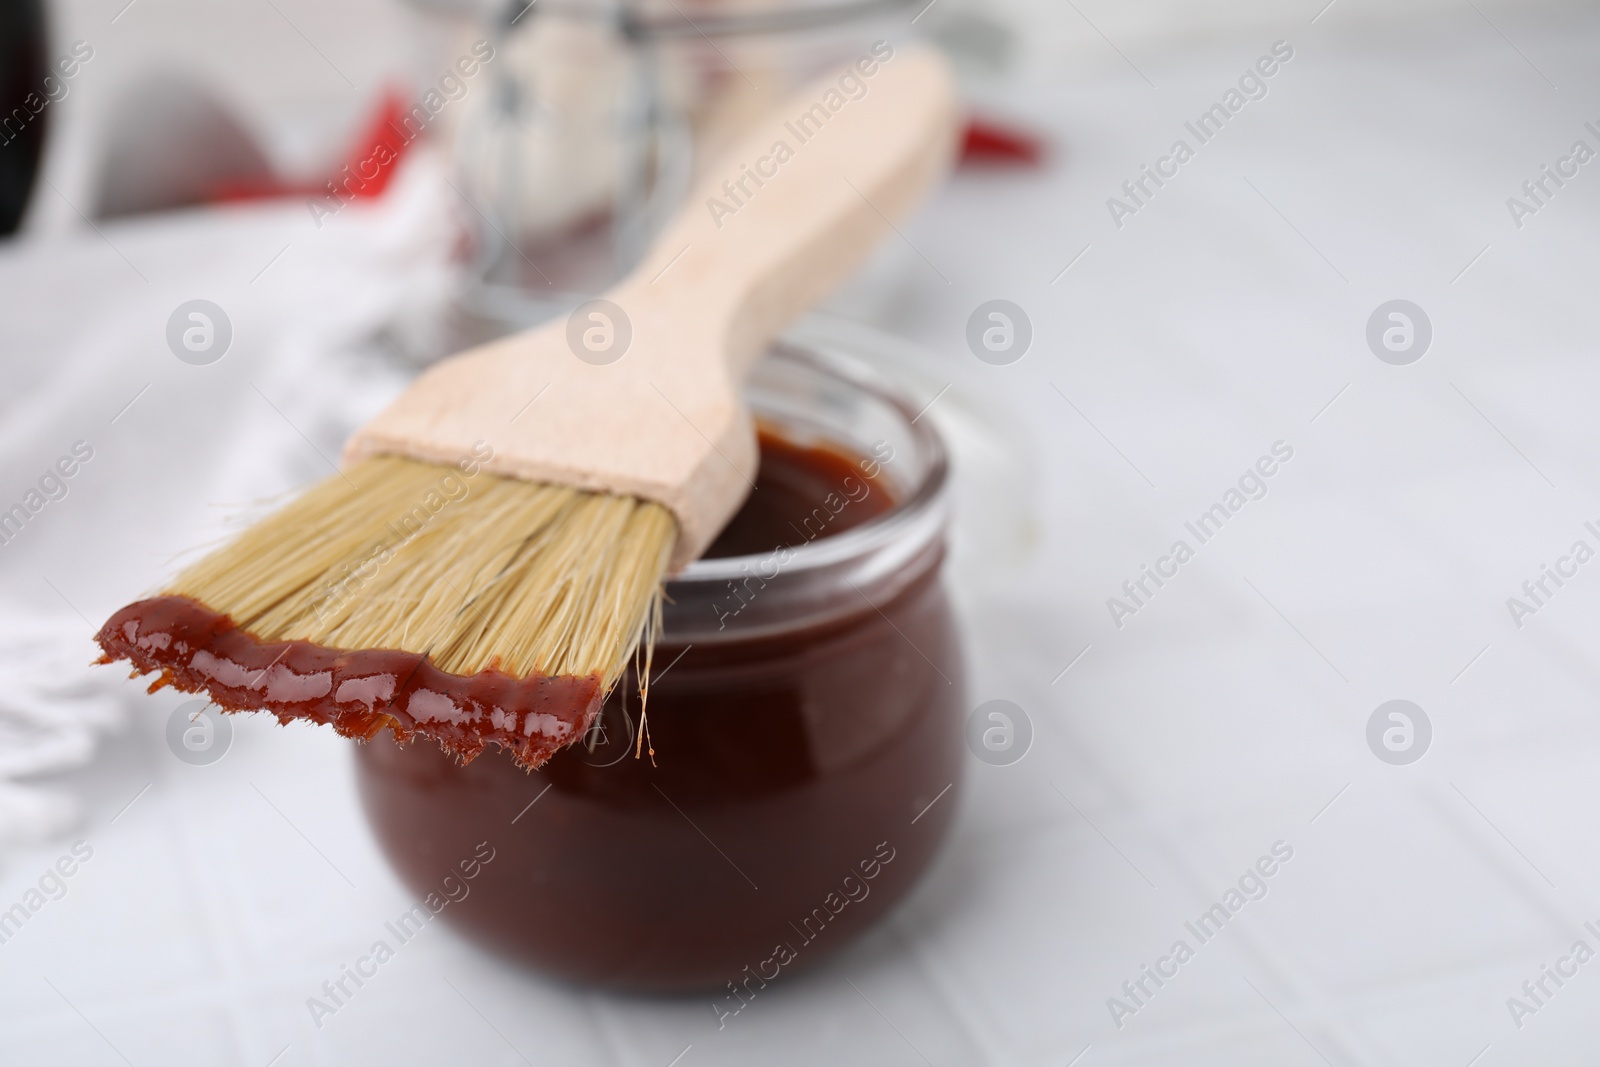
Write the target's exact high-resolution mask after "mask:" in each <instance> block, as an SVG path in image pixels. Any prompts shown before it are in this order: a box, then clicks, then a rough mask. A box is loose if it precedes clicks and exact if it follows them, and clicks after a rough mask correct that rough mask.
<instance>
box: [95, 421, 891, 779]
mask: <svg viewBox="0 0 1600 1067" xmlns="http://www.w3.org/2000/svg"><path fill="white" fill-rule="evenodd" d="M760 445H761V468H760V471H759V473H758V474H757V477H756V489H755V491H754V492H753V493H751V495H750V497H749V499H748V500H747V501H746V502H745V504H744V506H743V507H742V508H741V509H740V511H739V513H738V514H737V515H736V516H735V517H734V519H733V521H732V522H730V523H729V524H728V526H727V528H726V529H724V530H723V532H722V534H721V535H720V536H719V537H718V538H717V540H716V543H715V544H714V545H712V547H711V549H710V550H709V551H707V553H706V555H707V557H710V558H716V557H724V556H736V555H746V554H755V553H761V552H766V551H769V550H771V549H773V548H776V547H780V546H784V545H788V546H797V545H800V544H803V543H805V542H807V541H810V540H814V539H815V538H817V537H823V536H827V535H829V534H835V533H840V532H842V531H844V530H847V529H850V528H852V527H854V526H859V525H861V524H862V523H864V522H866V521H868V520H869V519H872V518H875V517H877V516H878V515H881V514H883V513H885V512H888V511H890V510H892V509H893V507H894V500H893V499H892V498H891V496H890V494H889V492H888V491H887V489H886V488H884V487H883V486H881V485H880V484H879V482H878V481H877V480H876V479H874V478H872V477H870V476H869V475H868V474H867V473H866V469H872V470H876V467H875V465H873V464H872V463H871V461H868V460H861V461H858V460H856V459H855V458H854V457H852V456H849V455H847V454H845V453H843V452H839V451H836V450H834V449H832V448H828V447H821V446H812V445H801V444H794V443H792V442H789V441H786V440H784V439H783V438H781V437H777V436H776V435H774V434H771V433H768V432H765V431H763V432H762V433H761V435H760ZM95 640H96V641H97V642H98V643H99V645H100V648H101V649H102V651H103V652H104V653H105V655H104V657H103V658H102V659H101V662H102V663H110V662H113V661H115V660H121V659H125V660H128V661H129V662H130V663H132V664H133V666H134V673H135V674H136V675H139V674H147V673H149V672H152V671H157V672H160V673H159V677H158V678H157V679H156V680H155V681H154V682H152V683H151V686H150V691H151V692H155V691H156V690H157V689H160V688H162V687H163V686H167V685H171V686H173V687H175V688H177V689H178V690H180V691H182V692H185V693H199V692H205V693H206V694H208V695H209V696H210V698H211V700H212V701H213V702H214V703H215V704H217V706H219V707H221V708H222V709H223V710H225V711H269V712H271V713H272V714H274V715H275V716H277V718H278V721H279V722H280V723H285V724H287V723H288V722H290V721H291V720H294V719H305V720H308V721H310V722H315V723H321V724H325V725H329V726H332V727H333V728H334V729H335V730H336V731H338V732H339V733H340V734H342V735H343V736H345V737H352V738H357V739H359V740H370V739H372V738H373V737H375V736H376V735H377V734H378V733H380V732H381V731H382V730H383V729H384V728H385V727H388V728H389V729H390V730H391V731H393V733H394V735H395V737H396V738H397V739H398V740H400V741H402V742H405V741H409V740H411V739H412V738H413V737H414V736H417V735H421V736H424V737H430V738H432V739H433V740H435V741H437V742H438V743H439V745H440V747H442V748H443V749H444V750H445V752H447V753H449V754H450V755H452V756H454V757H456V758H457V759H458V760H460V761H461V762H462V763H469V762H471V761H472V760H473V759H474V758H476V757H477V756H478V755H479V754H480V753H482V752H483V750H484V748H485V747H487V746H488V745H491V744H492V745H497V746H499V747H500V748H503V749H506V750H507V751H509V752H510V754H511V756H512V759H513V760H514V761H515V763H516V764H517V765H518V766H520V767H522V768H524V769H526V770H532V769H534V768H536V767H539V766H541V765H542V764H544V763H545V762H546V761H547V760H549V759H550V757H551V756H553V755H555V753H556V752H557V751H558V750H560V749H561V748H563V747H565V746H566V745H569V744H571V743H572V742H574V741H576V740H578V739H579V738H580V737H582V736H583V735H584V733H585V732H586V731H587V730H588V729H589V727H590V725H591V724H592V723H593V721H594V719H595V716H596V715H598V714H599V712H600V707H601V703H602V701H603V700H604V698H605V696H606V694H605V692H604V691H603V690H602V687H601V679H600V677H599V676H598V675H590V676H586V677H579V676H573V675H562V676H557V677H544V676H541V675H531V676H529V677H527V678H522V679H517V678H512V677H510V676H509V675H506V674H504V673H502V672H500V671H496V670H486V671H481V672H479V673H477V674H474V675H470V676H467V675H458V674H448V673H446V672H445V671H442V670H440V669H439V668H438V667H436V666H434V665H433V663H432V662H431V661H430V660H429V659H428V658H427V656H425V655H422V654H421V653H416V652H401V651H397V650H393V649H360V650H354V651H347V650H341V649H333V648H326V647H324V646H322V645H317V644H313V643H312V642H309V641H273V642H265V641H261V640H259V639H258V638H256V637H255V636H254V635H252V634H250V633H249V632H248V631H246V630H242V629H240V628H239V627H238V626H237V625H236V624H235V623H234V621H233V620H232V619H231V618H229V617H228V616H227V615H224V614H222V613H220V612H217V611H213V610H212V609H211V608H208V607H206V606H205V605H204V604H201V603H200V602H198V601H196V600H192V599H190V598H188V597H181V596H161V597H154V598H152V599H149V600H141V601H138V602H136V603H133V604H130V605H128V606H127V607H125V608H123V609H122V610H120V611H118V612H117V613H116V614H115V615H113V616H111V618H110V619H109V620H107V621H106V624H105V625H104V626H102V627H101V628H100V632H99V633H98V634H97V635H96V636H95ZM623 684H625V685H626V684H629V682H624V683H623Z"/></svg>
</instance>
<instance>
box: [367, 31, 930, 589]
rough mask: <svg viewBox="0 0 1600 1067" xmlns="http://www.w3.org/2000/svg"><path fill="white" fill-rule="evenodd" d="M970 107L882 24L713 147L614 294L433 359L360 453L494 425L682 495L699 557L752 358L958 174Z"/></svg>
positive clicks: (440, 451) (679, 558)
mask: <svg viewBox="0 0 1600 1067" xmlns="http://www.w3.org/2000/svg"><path fill="white" fill-rule="evenodd" d="M956 118H957V104H956V97H955V90H954V86H953V83H952V80H951V77H950V73H949V69H948V67H947V65H946V63H945V61H944V60H943V59H942V58H941V57H940V56H939V55H938V54H937V53H936V52H934V51H932V50H930V49H927V48H922V47H913V46H901V47H899V48H890V47H889V46H888V45H886V44H883V43H881V42H880V43H879V44H878V45H876V46H874V49H873V51H872V52H870V53H864V54H863V56H862V58H861V59H859V60H857V61H855V62H852V63H851V64H849V65H847V66H846V67H843V68H840V69H838V70H836V71H834V72H833V73H831V74H829V75H827V76H825V77H823V78H821V79H819V80H818V81H816V82H815V83H813V84H812V85H811V86H809V87H808V88H806V89H805V90H803V91H802V92H800V93H799V94H797V95H796V96H794V97H793V98H791V99H790V100H789V101H788V102H787V103H785V104H784V105H783V106H782V107H780V108H779V109H778V111H777V112H776V113H775V114H773V115H772V116H770V117H769V118H767V119H766V120H764V121H763V122H761V123H758V124H757V125H756V127H755V128H753V129H752V131H751V132H750V133H748V134H747V135H746V136H745V137H744V138H743V139H741V141H740V142H739V143H738V144H736V145H735V146H734V147H733V148H732V149H731V150H730V151H729V152H728V153H726V154H725V155H724V156H723V157H722V158H721V159H720V160H718V161H717V162H716V163H715V164H714V165H713V166H711V167H710V168H709V169H708V170H707V171H706V172H705V177H704V179H703V180H702V181H701V182H700V184H699V185H698V187H697V189H696V192H695V193H694V195H693V196H692V197H691V199H690V201H689V202H688V203H687V204H686V205H685V206H684V208H683V210H682V211H681V212H680V213H679V215H678V217H677V218H676V219H675V220H674V221H673V222H672V223H671V224H670V225H669V226H668V227H667V228H666V230H665V231H664V233H663V234H662V236H661V237H660V239H659V240H658V241H657V242H656V244H655V245H654V246H653V247H652V249H651V251H650V253H649V254H648V255H647V256H646V257H645V259H644V262H643V263H642V264H641V265H640V266H639V267H638V269H636V270H635V271H634V272H633V273H632V274H631V275H629V276H628V277H627V278H626V279H624V280H623V281H622V282H621V283H619V284H618V285H617V286H616V287H615V288H613V289H612V290H611V291H610V292H608V293H606V294H605V296H604V297H603V298H602V299H603V300H604V301H606V302H608V304H607V305H606V306H598V307H597V306H592V305H587V304H586V305H583V306H580V307H579V308H578V309H577V311H576V312H574V313H573V316H571V317H568V318H565V319H562V320H559V321H556V322H553V323H549V324H547V325H545V326H542V327H540V328H538V329H536V330H532V331H528V332H526V333H522V334H517V335H514V336H512V337H508V338H504V339H502V340H499V341H496V342H493V343H491V344H489V345H485V346H483V347H481V348H477V349H474V350H472V351H469V352H466V353H463V354H461V355H459V356H455V357H453V358H451V359H449V360H446V361H444V362H442V363H440V364H437V365H435V366H434V367H432V368H430V369H429V370H428V371H427V372H426V373H424V374H423V375H422V377H420V378H419V379H418V380H417V381H416V382H415V383H414V384H413V385H412V386H411V388H410V389H409V390H407V392H406V393H405V394H403V395H402V396H401V397H400V398H399V399H398V400H397V401H395V403H394V404H393V405H391V406H390V407H389V408H388V409H387V410H385V411H384V412H383V413H382V414H380V415H379V416H378V417H377V418H375V419H374V420H372V422H370V423H368V424H367V425H366V426H365V427H363V428H362V429H361V430H360V431H358V432H357V433H356V435H355V436H354V437H353V438H351V440H350V443H349V444H348V445H347V446H346V449H345V458H346V461H347V462H353V461H355V460H358V459H361V458H363V457H365V456H369V455H373V454H376V453H383V452H393V453H400V454H403V455H409V456H412V457H414V458H417V459H423V460H427V461H430V462H436V463H454V462H456V461H457V460H459V459H460V458H462V457H463V456H465V455H468V454H469V453H471V452H472V451H473V447H474V445H475V444H478V445H479V448H478V452H479V454H481V452H482V451H483V449H482V446H481V444H479V443H480V442H486V443H487V444H488V445H489V446H490V447H491V448H492V449H493V453H494V454H493V456H492V457H491V458H490V459H488V460H487V461H484V462H483V463H482V466H483V467H484V468H485V469H487V470H489V471H491V472H495V473H499V474H505V475H509V476H512V477H518V478H523V479H527V480H531V481H546V482H555V483H558V484H563V485H572V486H577V487H579V488H584V489H592V490H598V491H603V492H609V493H617V494H630V495H633V496H638V497H641V498H644V499H647V500H655V501H658V502H660V503H662V504H664V505H666V506H667V507H668V508H669V509H670V510H671V511H672V512H673V514H674V516H675V517H676V518H677V520H678V541H677V544H676V546H675V548H674V552H673V559H672V564H671V566H672V569H673V570H674V571H676V570H678V569H681V568H682V567H683V566H685V565H687V564H688V563H689V562H690V561H692V560H693V559H695V558H696V557H697V556H699V554H700V553H701V552H703V551H704V550H705V548H706V547H707V546H708V545H709V544H710V543H711V541H712V539H713V538H715V536H716V535H717V533H718V532H720V531H721V529H722V527H723V526H724V525H725V524H726V523H727V521H728V519H730V518H731V517H732V516H733V513H734V512H735V511H736V510H738V507H739V505H740V504H741V503H742V502H743V500H744V497H745V495H746V493H748V492H749V490H750V488H751V486H752V485H753V482H754V477H755V471H756V467H757V454H756V446H755V435H754V433H753V430H752V427H751V423H750V418H749V415H748V413H747V412H746V411H745V410H744V408H743V405H742V403H741V400H740V395H739V388H740V383H741V381H742V379H743V377H744V375H745V373H746V372H747V371H748V370H749V368H750V366H751V364H752V363H753V362H754V361H755V359H756V358H757V357H758V356H759V355H760V354H761V352H763V351H764V350H765V349H766V347H767V346H768V345H769V344H770V343H771V341H772V339H773V338H774V337H775V336H776V334H777V332H778V331H779V330H781V329H782V328H783V327H784V326H785V325H787V324H788V323H789V322H790V321H791V320H792V319H793V318H794V317H795V316H796V315H798V314H799V313H800V312H802V311H804V310H806V309H807V308H809V307H810V306H812V305H813V304H814V303H815V302H816V301H817V300H819V299H820V298H821V297H823V296H824V295H825V294H826V293H827V292H829V291H830V290H831V289H833V288H834V287H835V286H836V285H838V284H839V283H840V282H841V281H843V280H844V279H845V278H846V277H848V276H849V274H850V272H851V271H852V270H853V269H855V267H856V266H858V265H859V264H860V262H861V261H862V260H863V259H864V258H865V256H866V255H867V253H868V252H869V251H870V250H871V249H872V247H873V246H874V245H876V244H877V243H878V242H879V241H880V240H881V239H883V237H884V236H885V235H886V234H888V233H891V232H892V229H893V223H892V222H891V220H893V219H898V218H901V217H903V216H904V215H905V214H906V213H907V212H908V211H909V209H910V208H911V206H912V205H913V204H914V203H915V201H916V200H917V199H918V198H919V197H920V196H921V194H922V193H924V192H925V191H926V190H927V189H928V188H929V187H930V186H931V185H932V184H933V183H934V181H935V180H936V179H937V178H938V177H939V176H940V175H941V173H942V172H943V171H944V169H945V167H946V166H947V165H948V163H949V160H950V158H951V156H952V155H953V151H954V146H955V134H956V130H957V122H956ZM619 311H620V314H618V312H619ZM624 341H625V342H626V343H625V344H624ZM619 353H620V354H619ZM535 396H538V397H539V399H538V400H537V402H536V403H534V404H533V405H532V406H531V407H530V406H528V405H529V401H531V400H532V399H533V398H534V397H535Z"/></svg>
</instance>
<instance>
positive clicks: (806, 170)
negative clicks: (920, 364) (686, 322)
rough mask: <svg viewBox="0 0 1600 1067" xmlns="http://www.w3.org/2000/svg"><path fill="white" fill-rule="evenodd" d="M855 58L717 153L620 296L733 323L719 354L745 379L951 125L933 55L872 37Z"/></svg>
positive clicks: (854, 260)
mask: <svg viewBox="0 0 1600 1067" xmlns="http://www.w3.org/2000/svg"><path fill="white" fill-rule="evenodd" d="M860 64H861V65H860V66H856V65H855V64H851V65H849V66H847V67H846V68H844V69H843V70H839V71H835V72H834V73H832V74H830V75H827V76H825V77H823V78H821V79H819V80H818V81H817V82H815V83H813V84H812V85H811V86H809V87H807V88H806V89H805V90H804V91H802V92H800V93H798V94H796V95H795V96H794V97H792V98H791V99H789V100H788V101H787V102H785V103H784V105H783V106H782V107H780V108H779V109H778V111H777V112H776V113H774V114H772V115H770V116H768V117H767V119H766V120H764V121H763V122H761V123H758V124H757V126H756V128H754V129H752V130H751V131H750V132H748V133H747V134H746V135H745V136H744V137H743V138H741V139H740V141H739V143H738V144H736V145H735V146H733V147H732V148H731V149H730V150H729V151H727V152H726V153H724V155H723V156H722V157H721V158H720V159H718V160H717V161H716V163H715V165H713V166H712V167H711V168H710V169H709V170H707V171H706V172H705V173H704V175H703V176H702V179H701V181H700V183H699V185H698V187H697V189H696V190H695V193H694V195H693V196H692V197H691V199H690V200H689V202H688V204H687V205H686V206H685V208H684V210H683V212H682V213H681V214H680V215H679V216H678V217H677V218H676V219H674V220H673V222H672V224H671V225H670V226H668V227H667V229H666V230H665V231H664V232H663V233H662V235H661V237H660V238H659V239H658V240H657V241H656V243H655V245H654V247H653V248H652V249H651V251H650V253H649V255H647V256H646V257H645V260H644V262H643V263H642V264H641V265H640V266H639V267H638V269H637V270H635V271H634V273H633V275H632V276H631V277H630V278H629V279H627V280H626V281H625V282H623V283H622V285H621V286H619V298H618V303H621V304H623V306H624V307H626V306H628V304H627V303H626V302H625V301H624V298H625V299H626V300H629V301H638V302H639V303H641V304H646V303H653V302H663V303H665V304H668V305H673V304H676V303H677V302H678V301H679V300H681V299H685V298H688V299H692V300H694V301H695V302H696V304H697V305H698V306H699V307H701V308H704V309H706V310H707V311H710V310H712V309H713V308H715V313H716V315H717V316H718V317H720V318H721V319H722V321H723V322H724V323H725V324H726V325H727V326H728V327H729V329H730V336H729V344H728V346H727V348H726V349H725V350H724V352H723V355H724V357H725V358H726V359H727V361H728V365H729V366H730V367H731V368H732V369H733V370H734V372H735V373H736V374H737V375H740V376H742V374H743V373H744V372H745V371H747V370H748V368H749V365H750V364H751V363H752V362H753V361H754V360H755V359H756V358H757V357H758V356H759V355H760V354H761V352H762V351H763V350H765V348H766V346H767V345H768V344H770V343H771V341H772V339H773V338H774V337H775V336H776V335H777V333H778V332H779V331H780V330H782V329H783V328H784V327H785V326H787V325H788V324H789V323H790V322H791V321H792V320H793V319H794V318H795V317H796V316H797V315H799V314H800V313H801V312H803V311H805V310H807V309H808V308H810V307H812V306H813V305H815V304H816V303H817V302H818V301H819V300H821V299H822V298H823V297H825V296H826V295H827V294H828V293H829V292H831V291H832V290H833V289H834V288H835V287H836V286H838V284H839V283H840V282H842V281H844V280H845V279H846V278H847V277H848V276H849V275H850V273H851V271H853V270H854V269H855V268H856V267H857V266H858V265H860V263H861V262H862V260H863V259H865V257H866V256H867V254H868V253H869V252H870V251H871V250H872V249H873V247H874V246H876V245H877V244H878V243H879V242H880V241H881V240H882V239H883V238H884V236H885V235H886V234H890V233H892V230H891V226H892V222H891V220H898V219H902V218H904V217H905V216H906V215H907V214H909V213H910V210H911V208H912V207H913V206H914V205H915V203H916V202H917V201H918V199H919V198H920V197H921V195H922V194H923V193H924V192H925V191H926V190H927V189H928V188H929V187H930V186H931V185H932V184H933V183H934V182H935V180H936V179H937V178H938V177H939V176H940V175H942V174H943V172H944V170H945V169H946V167H947V166H948V164H949V161H950V158H951V155H952V152H953V149H954V143H955V133H956V129H957V126H956V112H957V108H956V99H955V92H954V86H953V84H952V82H951V79H950V74H949V70H948V67H947V65H946V63H945V61H944V59H943V58H942V57H941V56H940V55H939V54H938V53H936V52H934V51H932V50H930V49H927V48H921V47H914V46H908V45H902V46H900V47H899V48H897V49H896V48H891V47H890V46H889V45H887V44H885V43H883V42H880V43H879V44H878V45H877V46H876V52H869V53H866V54H864V56H863V57H862V59H861V60H860ZM866 70H871V71H872V73H871V74H870V75H868V74H865V73H863V72H864V71H866ZM841 79H843V80H844V82H845V84H844V85H843V86H841V84H840V82H841ZM830 105H831V106H830Z"/></svg>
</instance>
